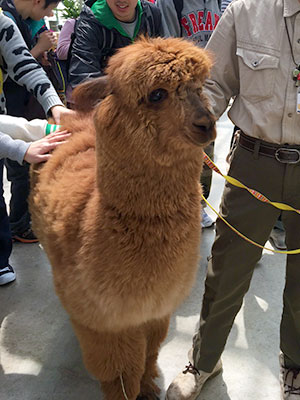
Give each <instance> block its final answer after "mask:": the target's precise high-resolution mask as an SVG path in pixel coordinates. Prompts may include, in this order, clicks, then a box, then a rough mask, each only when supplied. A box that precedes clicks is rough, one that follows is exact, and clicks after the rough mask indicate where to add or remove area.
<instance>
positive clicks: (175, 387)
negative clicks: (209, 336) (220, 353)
mask: <svg viewBox="0 0 300 400" xmlns="http://www.w3.org/2000/svg"><path fill="white" fill-rule="evenodd" d="M221 370H222V362H221V360H219V361H218V362H217V365H216V366H215V368H214V369H213V370H212V372H204V371H201V370H197V369H196V368H195V367H194V366H193V364H192V363H191V362H190V363H189V365H188V366H186V369H185V370H184V371H182V372H181V373H180V374H178V375H177V376H176V378H175V379H174V380H173V382H172V383H171V385H170V386H169V387H168V390H167V393H166V400H195V399H196V398H197V397H198V396H199V394H200V392H201V390H202V387H203V385H204V383H205V382H206V381H207V380H208V379H210V378H213V377H214V376H215V375H217V374H218V373H220V372H221Z"/></svg>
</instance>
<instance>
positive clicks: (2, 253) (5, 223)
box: [0, 160, 12, 268]
mask: <svg viewBox="0 0 300 400" xmlns="http://www.w3.org/2000/svg"><path fill="white" fill-rule="evenodd" d="M3 165H4V160H0V268H3V267H6V266H7V265H8V259H9V256H10V254H11V250H12V240H11V233H10V229H9V220H8V215H7V211H6V204H5V200H4V195H3V193H4V191H3Z"/></svg>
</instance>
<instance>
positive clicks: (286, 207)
mask: <svg viewBox="0 0 300 400" xmlns="http://www.w3.org/2000/svg"><path fill="white" fill-rule="evenodd" d="M204 162H205V163H206V165H207V166H208V167H209V168H211V169H212V170H213V171H215V172H217V173H218V174H220V175H221V176H222V177H223V178H224V179H226V180H227V181H228V182H229V183H231V184H232V185H234V186H237V187H240V188H243V189H246V190H248V192H249V193H251V194H252V196H254V197H255V198H256V199H257V200H260V201H262V202H264V203H268V204H271V205H272V206H274V207H276V208H279V209H280V210H285V211H295V212H296V213H298V214H300V210H296V209H295V208H293V207H291V206H289V205H287V204H284V203H278V202H272V201H270V200H269V199H267V197H265V196H264V195H262V194H261V193H259V192H257V191H256V190H254V189H249V188H248V187H247V186H246V185H244V184H243V183H241V182H239V181H238V180H237V179H235V178H232V177H231V176H228V175H223V174H222V173H221V171H220V170H219V168H218V167H217V166H216V165H215V164H214V162H213V161H212V160H211V159H210V158H209V157H208V155H207V154H205V153H204ZM202 200H204V201H205V203H206V204H207V205H208V206H209V207H210V208H211V209H212V210H213V212H214V213H216V214H217V216H218V217H219V218H220V219H221V220H222V221H223V222H224V223H225V224H226V225H227V226H229V228H230V229H232V230H233V231H234V232H235V233H236V234H237V235H239V236H240V237H241V238H243V239H245V240H246V241H247V242H249V243H251V244H253V245H254V246H257V247H260V248H261V249H265V250H269V251H272V252H273V253H280V254H300V249H296V250H275V249H270V248H268V247H264V246H262V245H261V244H259V243H256V242H254V241H253V240H252V239H249V238H248V237H247V236H245V235H243V234H242V233H241V232H239V231H238V230H237V229H236V228H234V227H233V226H232V225H230V223H229V222H227V221H226V220H225V218H223V217H222V216H221V215H220V214H219V213H218V212H217V211H216V210H215V209H214V208H213V206H212V205H211V204H210V203H209V202H208V201H207V200H206V198H205V197H204V196H203V195H202Z"/></svg>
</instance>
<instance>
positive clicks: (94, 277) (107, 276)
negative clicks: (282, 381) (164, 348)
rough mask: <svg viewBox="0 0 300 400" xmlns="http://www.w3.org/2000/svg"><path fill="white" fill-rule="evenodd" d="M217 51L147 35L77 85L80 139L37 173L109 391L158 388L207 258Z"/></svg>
mask: <svg viewBox="0 0 300 400" xmlns="http://www.w3.org/2000/svg"><path fill="white" fill-rule="evenodd" d="M210 66H211V61H210V59H209V57H208V55H207V53H206V52H205V51H204V50H201V49H199V48H197V47H196V46H194V45H193V44H191V43H189V42H187V41H184V40H181V39H160V38H158V39H153V40H146V39H142V40H140V41H138V42H136V43H135V44H132V45H130V46H128V47H125V48H123V49H121V50H120V51H118V53H117V54H116V55H114V56H113V57H112V58H111V60H110V63H109V66H108V68H107V81H108V82H107V83H106V87H105V92H106V93H105V94H106V97H105V99H104V100H103V101H102V102H101V103H100V105H97V106H96V107H95V108H94V109H93V111H91V104H93V105H95V104H96V101H97V100H99V99H100V98H102V97H103V86H104V83H103V80H102V79H101V78H99V79H94V80H93V81H90V82H87V83H85V84H83V85H82V86H81V87H79V88H78V89H77V90H76V93H75V101H76V103H77V104H78V108H79V109H80V112H79V113H78V114H77V116H76V117H75V118H72V120H68V121H66V123H65V126H66V127H68V128H69V129H70V130H71V131H72V132H74V133H73V136H72V138H71V140H70V141H69V142H68V143H66V144H64V145H62V146H61V147H60V148H58V149H57V150H56V151H55V152H54V154H53V156H52V158H51V160H50V161H48V162H47V163H46V164H44V165H43V166H42V167H41V169H39V170H38V171H37V170H36V171H35V172H34V173H33V176H32V193H31V213H32V219H33V223H34V231H35V232H36V233H37V235H38V237H39V239H40V241H41V243H42V245H43V246H44V249H45V251H46V253H47V255H48V256H49V260H50V262H51V265H52V267H53V276H54V282H55V288H56V291H57V294H58V296H59V297H60V300H61V302H62V304H63V306H64V307H65V309H66V310H67V312H68V313H69V315H70V318H71V321H72V323H73V326H74V329H75V332H76V335H77V337H78V339H79V342H80V346H81V349H82V354H83V359H84V362H85V365H86V367H87V369H88V370H89V371H90V372H91V373H92V374H93V375H94V376H95V377H96V378H97V379H98V380H99V381H100V382H101V384H102V389H103V392H104V393H105V398H106V399H108V400H121V399H128V400H135V399H137V398H138V399H145V400H146V399H147V400H150V399H158V394H159V388H158V387H157V386H156V385H155V383H154V378H155V377H156V376H157V366H156V361H157V355H158V351H159V346H160V344H161V342H162V341H163V340H164V338H165V336H166V334H167V329H168V324H169V317H170V314H171V313H172V312H173V311H174V309H175V308H176V307H177V306H178V304H179V303H180V302H182V300H183V299H184V298H185V297H186V296H187V294H188V293H189V291H190V288H191V286H192V284H193V281H194V277H195V273H196V268H197V263H198V260H199V241H200V235H201V227H200V207H201V206H200V192H201V189H200V185H199V177H200V173H201V169H202V162H203V154H202V148H203V146H205V145H207V144H208V143H209V142H210V141H211V140H213V139H214V138H215V120H214V118H213V116H212V115H211V113H210V112H209V111H208V101H207V99H206V97H205V95H204V94H203V93H202V85H203V82H204V80H205V78H206V77H207V75H208V73H209V69H210Z"/></svg>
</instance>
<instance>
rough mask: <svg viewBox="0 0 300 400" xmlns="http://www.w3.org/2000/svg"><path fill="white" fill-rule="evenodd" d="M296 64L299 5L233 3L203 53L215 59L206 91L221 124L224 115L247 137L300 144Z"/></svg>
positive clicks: (287, 1)
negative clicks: (209, 53)
mask: <svg viewBox="0 0 300 400" xmlns="http://www.w3.org/2000/svg"><path fill="white" fill-rule="evenodd" d="M284 17H286V20H287V26H288V29H289V35H290V38H291V43H292V49H293V54H294V59H295V61H296V63H297V64H300V2H299V1H298V0H257V1H255V0H235V1H233V2H232V3H231V4H230V5H229V6H228V7H227V9H226V11H225V13H224V14H223V16H222V18H221V19H220V21H219V24H218V26H217V28H216V30H215V31H214V33H213V35H212V37H211V39H210V41H209V42H208V44H207V47H206V48H207V49H208V50H210V51H211V52H212V53H213V55H214V60H215V63H214V66H213V68H212V72H211V79H209V80H208V81H207V83H206V91H207V93H208V95H209V97H210V99H211V103H212V107H213V110H214V113H215V115H216V116H217V117H218V118H219V117H220V116H221V115H222V114H223V112H224V111H225V110H226V108H227V106H228V103H229V100H230V98H231V97H235V96H236V97H235V100H234V102H233V105H232V107H231V109H230V111H229V113H228V115H229V117H230V119H231V120H232V122H233V123H234V124H235V125H237V126H238V127H240V128H241V130H242V131H244V132H245V133H246V134H247V135H249V136H253V137H256V138H260V139H263V140H265V141H268V142H271V143H277V144H284V143H288V144H297V145H299V144H300V114H297V113H296V105H297V101H296V97H297V88H296V86H295V82H294V81H293V79H292V72H293V70H294V69H295V68H296V65H295V63H294V61H293V57H292V54H291V48H290V45H289V41H288V35H287V31H286V28H285V23H284Z"/></svg>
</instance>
